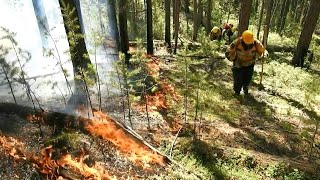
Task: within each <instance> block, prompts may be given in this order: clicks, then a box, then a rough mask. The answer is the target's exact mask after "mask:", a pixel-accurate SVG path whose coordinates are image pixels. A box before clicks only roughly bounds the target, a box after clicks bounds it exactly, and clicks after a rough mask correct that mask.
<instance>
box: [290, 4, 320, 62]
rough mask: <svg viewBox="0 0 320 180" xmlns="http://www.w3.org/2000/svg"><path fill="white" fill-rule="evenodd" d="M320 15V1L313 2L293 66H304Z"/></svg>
mask: <svg viewBox="0 0 320 180" xmlns="http://www.w3.org/2000/svg"><path fill="white" fill-rule="evenodd" d="M319 13H320V1H319V0H311V4H310V8H309V11H308V13H307V16H306V21H305V23H304V25H303V29H302V32H301V34H300V38H299V41H298V44H297V48H296V51H295V52H294V56H293V60H292V64H293V65H294V66H303V61H301V60H302V59H303V58H304V56H305V54H306V52H307V50H308V48H309V45H310V42H311V39H312V34H313V32H314V30H315V27H316V25H317V21H318V18H319Z"/></svg>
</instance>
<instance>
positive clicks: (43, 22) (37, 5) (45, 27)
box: [32, 0, 49, 48]
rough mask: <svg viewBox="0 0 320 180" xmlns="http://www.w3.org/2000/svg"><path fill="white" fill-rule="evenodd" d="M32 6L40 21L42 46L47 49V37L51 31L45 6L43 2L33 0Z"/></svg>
mask: <svg viewBox="0 0 320 180" xmlns="http://www.w3.org/2000/svg"><path fill="white" fill-rule="evenodd" d="M32 4H33V8H34V13H35V15H36V18H37V21H38V28H39V31H40V36H41V42H42V46H43V47H45V48H46V47H47V46H48V39H47V37H46V36H47V35H46V32H47V31H49V24H48V19H47V16H46V13H45V9H44V6H43V1H42V0H32Z"/></svg>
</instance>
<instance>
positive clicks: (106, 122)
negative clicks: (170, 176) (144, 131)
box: [86, 111, 164, 168]
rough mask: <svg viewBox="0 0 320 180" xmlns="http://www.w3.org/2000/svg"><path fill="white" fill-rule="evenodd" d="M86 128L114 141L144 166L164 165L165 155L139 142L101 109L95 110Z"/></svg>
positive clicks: (131, 157) (123, 151)
mask: <svg viewBox="0 0 320 180" xmlns="http://www.w3.org/2000/svg"><path fill="white" fill-rule="evenodd" d="M86 129H87V130H88V131H89V132H90V133H91V134H93V135H96V136H99V137H102V138H103V139H105V140H108V141H110V142H112V143H113V144H114V145H115V146H117V147H118V148H119V150H120V151H121V152H122V153H125V154H127V155H129V157H128V158H129V159H130V160H131V161H132V162H134V163H136V164H138V165H141V166H142V167H144V168H148V167H149V166H150V164H159V165H162V166H163V165H164V159H163V156H161V155H158V154H156V153H154V152H152V151H151V150H149V149H148V148H147V147H146V146H145V145H143V144H142V143H139V142H138V141H137V140H135V139H134V137H133V136H132V135H130V134H128V133H126V132H125V131H124V130H123V129H122V128H121V127H119V126H118V125H117V124H115V123H114V122H113V120H112V119H111V118H110V117H109V116H108V115H106V114H104V113H102V112H100V111H97V112H95V116H94V118H93V120H92V121H90V122H88V123H87V125H86Z"/></svg>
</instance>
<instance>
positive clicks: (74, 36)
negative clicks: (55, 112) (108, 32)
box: [59, 0, 91, 77]
mask: <svg viewBox="0 0 320 180" xmlns="http://www.w3.org/2000/svg"><path fill="white" fill-rule="evenodd" d="M59 4H60V7H62V8H61V13H62V15H63V21H64V27H65V30H66V33H67V37H68V42H69V48H70V55H71V62H72V66H73V70H74V75H75V77H76V76H78V75H79V74H80V69H82V70H84V71H86V70H88V67H89V64H91V61H90V59H89V58H86V56H87V55H88V51H87V48H86V44H85V40H84V37H83V36H79V35H80V34H82V31H81V28H80V27H81V25H80V21H79V18H78V14H79V13H78V9H77V7H76V4H75V1H74V0H59ZM67 7H69V8H67ZM70 8H71V9H70ZM72 9H74V11H71V10H72Z"/></svg>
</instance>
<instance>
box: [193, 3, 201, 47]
mask: <svg viewBox="0 0 320 180" xmlns="http://www.w3.org/2000/svg"><path fill="white" fill-rule="evenodd" d="M198 1H199V0H193V35H192V40H193V41H196V40H197V37H198V29H199V24H200V23H199V22H197V20H198Z"/></svg>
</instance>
